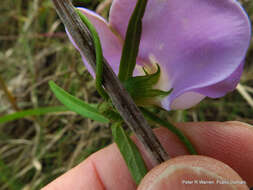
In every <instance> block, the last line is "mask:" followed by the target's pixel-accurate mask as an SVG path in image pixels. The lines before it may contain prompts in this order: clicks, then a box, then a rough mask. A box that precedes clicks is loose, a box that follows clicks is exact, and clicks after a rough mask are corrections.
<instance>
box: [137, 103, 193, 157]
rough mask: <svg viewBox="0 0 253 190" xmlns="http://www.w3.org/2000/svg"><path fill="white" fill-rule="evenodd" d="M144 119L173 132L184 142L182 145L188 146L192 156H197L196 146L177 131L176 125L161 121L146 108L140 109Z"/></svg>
mask: <svg viewBox="0 0 253 190" xmlns="http://www.w3.org/2000/svg"><path fill="white" fill-rule="evenodd" d="M140 109H141V111H142V113H143V115H144V117H146V118H147V119H149V120H150V121H153V122H155V123H157V124H159V125H160V126H162V127H165V128H167V129H169V130H170V131H171V132H173V133H174V134H175V135H177V137H178V138H179V139H180V140H181V141H182V143H183V144H184V145H185V146H186V148H187V149H188V151H189V152H190V154H197V151H196V150H195V148H194V146H193V145H192V143H191V141H190V140H189V139H188V138H187V137H186V136H185V135H184V134H183V133H182V132H181V131H180V130H179V129H177V128H176V127H175V126H174V125H172V124H171V123H169V122H168V121H165V120H163V119H160V118H159V117H158V116H157V115H155V114H154V113H152V112H150V111H149V110H147V109H145V108H142V107H141V108H140Z"/></svg>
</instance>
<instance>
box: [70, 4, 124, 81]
mask: <svg viewBox="0 0 253 190" xmlns="http://www.w3.org/2000/svg"><path fill="white" fill-rule="evenodd" d="M79 10H81V11H82V13H84V14H85V15H86V16H87V18H88V19H89V20H90V21H91V23H92V24H93V25H94V26H95V28H96V30H97V32H98V35H99V38H100V41H101V45H102V49H103V55H104V57H105V59H106V60H107V61H108V62H109V64H110V66H111V67H112V69H113V70H114V72H115V73H118V70H119V63H120V57H121V50H122V42H121V41H120V38H119V37H117V35H115V33H113V32H112V30H111V29H110V27H109V25H108V23H107V22H106V20H105V19H104V18H102V17H101V16H99V15H98V14H96V13H94V12H92V11H90V10H88V9H85V8H79ZM67 34H68V37H69V39H70V41H71V42H72V43H73V45H74V46H75V47H76V48H77V46H76V44H75V42H74V41H73V39H72V37H71V36H70V35H69V33H68V31H67ZM77 49H78V48H77ZM81 56H82V59H83V62H84V63H85V65H86V67H87V69H88V70H89V72H90V73H91V74H92V76H93V77H95V74H94V71H93V70H92V68H91V67H90V65H89V64H88V63H87V61H86V60H85V57H84V55H82V54H81Z"/></svg>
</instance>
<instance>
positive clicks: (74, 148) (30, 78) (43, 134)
mask: <svg viewBox="0 0 253 190" xmlns="http://www.w3.org/2000/svg"><path fill="white" fill-rule="evenodd" d="M73 2H74V3H75V5H76V6H83V7H86V8H89V9H93V10H94V9H95V8H96V7H97V5H98V4H99V3H100V2H102V1H100V0H74V1H73ZM241 2H243V7H244V8H245V9H246V11H248V13H249V16H250V18H251V20H252V18H253V8H252V7H253V6H252V5H253V1H251V0H247V1H246V0H244V1H241ZM105 15H107V14H105ZM25 26H26V28H25ZM0 28H1V30H0V41H1V43H0V64H1V67H0V75H1V76H2V78H3V79H4V80H5V83H6V85H7V87H8V88H9V90H10V91H11V92H12V94H13V95H14V96H15V97H16V102H17V105H18V106H19V108H20V109H21V110H29V109H37V108H40V107H43V108H44V107H46V106H54V105H59V102H58V101H57V99H56V98H55V96H54V95H53V94H52V91H51V90H50V88H49V86H48V81H49V80H54V81H55V82H56V83H57V84H59V85H60V86H61V87H63V88H64V89H68V91H69V92H71V94H72V95H74V96H75V97H79V98H80V99H83V100H85V101H87V102H91V103H97V102H100V101H101V99H100V96H99V95H98V94H97V92H96V88H95V83H94V81H93V79H92V77H91V76H90V74H89V73H88V71H87V69H86V68H85V67H84V66H83V63H82V61H81V57H80V55H79V53H78V52H77V51H76V50H75V49H74V48H73V46H72V44H71V43H70V42H69V40H68V39H67V37H66V34H65V30H64V27H63V25H62V24H60V23H59V17H58V16H57V14H56V12H55V10H54V8H53V5H52V2H51V0H43V1H39V0H29V1H28V0H27V1H25V0H3V1H1V17H0ZM24 29H25V30H24ZM251 47H253V46H251ZM182 56H184V55H183V52H182ZM252 60H253V48H251V49H250V51H249V52H248V55H247V59H246V69H245V70H244V73H243V77H242V79H241V83H242V84H243V85H244V86H245V89H247V92H248V93H249V94H250V96H252V95H253V93H251V92H252V91H251V90H250V89H252V87H253V64H252ZM246 87H247V88H246ZM13 111H15V110H14V109H13V108H12V107H11V105H10V103H9V102H8V99H7V98H6V95H5V94H4V93H3V91H2V90H1V88H0V115H1V116H4V115H7V114H9V113H11V112H13ZM152 111H156V114H157V115H159V116H160V117H161V118H162V119H166V120H173V121H175V122H176V121H177V122H185V121H189V122H190V121H229V120H237V121H242V122H248V123H250V124H253V121H252V115H253V109H252V107H251V106H250V105H249V104H248V103H247V101H245V99H244V98H243V97H242V96H241V95H240V93H238V92H237V91H234V92H233V93H230V94H228V95H227V96H225V97H223V98H219V99H217V100H214V99H208V98H207V99H205V100H204V101H202V102H201V103H200V104H199V105H197V106H195V107H194V108H192V109H190V110H187V111H172V112H170V114H167V113H165V112H162V111H160V110H156V109H154V110H152ZM101 141H103V143H101ZM111 142H112V140H111V131H110V128H108V127H105V125H102V124H99V123H97V122H96V121H90V120H89V119H85V118H83V117H81V116H79V115H76V114H74V115H73V114H72V113H71V112H64V113H61V112H58V113H57V114H50V115H47V114H46V115H43V116H40V117H35V118H34V119H33V120H30V119H29V118H28V119H25V120H24V119H21V120H14V121H12V122H8V123H2V124H0V153H1V155H0V157H1V160H2V163H1V164H2V165H1V168H0V178H1V180H0V189H1V190H9V189H10V190H20V189H21V188H22V187H24V185H25V188H26V189H31V190H36V189H41V187H43V186H45V185H46V184H47V183H49V182H51V181H52V180H53V179H55V178H56V177H58V176H60V175H61V174H63V173H64V172H66V171H67V170H68V169H70V168H72V167H74V166H75V165H77V164H78V163H80V162H81V161H82V160H83V159H85V158H86V157H88V156H89V155H90V154H91V153H93V152H94V151H96V150H99V149H100V148H102V147H104V146H106V145H108V144H109V143H111ZM84 150H85V151H84ZM36 159H37V161H38V164H41V166H42V168H41V170H38V169H39V168H37V169H36V168H35V165H34V160H36ZM3 167H5V168H6V169H5V170H3ZM2 171H4V172H2ZM7 171H8V172H7ZM31 171H32V172H31ZM34 173H35V175H32V174H34ZM6 179H7V180H6ZM11 179H15V182H13V181H11ZM13 183H15V184H14V185H13ZM19 185H21V186H19ZM20 187H21V188H20Z"/></svg>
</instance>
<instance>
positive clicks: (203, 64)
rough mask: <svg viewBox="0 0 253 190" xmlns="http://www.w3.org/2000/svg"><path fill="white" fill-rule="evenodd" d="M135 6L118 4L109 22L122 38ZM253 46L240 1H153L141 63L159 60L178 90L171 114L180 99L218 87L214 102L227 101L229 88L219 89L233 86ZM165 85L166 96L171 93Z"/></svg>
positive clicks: (126, 0)
mask: <svg viewBox="0 0 253 190" xmlns="http://www.w3.org/2000/svg"><path fill="white" fill-rule="evenodd" d="M135 3H136V0H115V1H114V3H113V6H112V10H111V13H110V14H111V15H110V20H109V22H110V25H112V26H113V27H114V28H115V29H116V30H117V31H118V32H119V33H120V34H121V35H124V34H125V31H126V27H127V22H128V19H129V18H130V15H131V13H130V12H131V11H132V10H133V9H134V6H135ZM123 37H124V36H123ZM249 41H250V23H249V18H248V16H247V15H246V13H245V11H244V10H243V9H242V7H241V6H240V4H239V3H238V2H237V1H235V0H222V1H221V0H187V1H185V0H149V2H148V5H147V8H146V12H145V16H144V18H143V33H142V40H141V45H140V52H139V57H140V58H141V59H143V60H146V62H149V58H150V57H153V58H154V59H155V60H157V62H158V63H159V64H160V66H161V68H162V72H163V76H165V77H166V78H167V79H168V80H169V81H168V83H167V88H171V87H172V88H173V89H174V90H173V92H172V94H171V95H170V97H168V98H167V100H164V101H163V102H167V103H166V105H167V106H168V107H166V109H171V108H170V104H171V103H172V102H173V101H174V100H176V98H179V97H182V96H183V94H185V93H187V92H195V90H196V89H202V90H201V93H204V91H206V90H204V89H205V88H206V87H212V95H211V96H212V97H218V96H220V94H223V95H224V93H226V92H227V91H228V90H227V88H224V89H225V90H224V91H221V88H219V90H218V91H216V90H215V87H217V85H215V84H218V83H222V81H229V80H226V79H228V78H229V76H231V75H232V73H234V72H235V71H236V70H237V68H238V67H239V65H240V63H241V62H242V61H243V60H244V57H245V54H246V51H247V48H248V46H249ZM161 80H163V90H168V89H164V88H165V87H164V86H166V84H164V83H166V81H165V80H164V79H161ZM222 84H224V83H222ZM233 84H234V83H232V84H229V83H228V86H230V87H231V86H233ZM230 87H229V88H230ZM209 89H211V88H209ZM210 92H211V91H208V93H207V94H208V95H210ZM195 93H198V92H195ZM183 97H184V96H183ZM200 99H201V98H200ZM164 105H165V104H164ZM186 107H188V106H186Z"/></svg>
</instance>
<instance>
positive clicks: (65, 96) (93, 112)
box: [49, 81, 109, 123]
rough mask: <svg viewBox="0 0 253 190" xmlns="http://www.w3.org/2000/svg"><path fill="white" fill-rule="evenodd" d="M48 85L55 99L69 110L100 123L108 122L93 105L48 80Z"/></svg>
mask: <svg viewBox="0 0 253 190" xmlns="http://www.w3.org/2000/svg"><path fill="white" fill-rule="evenodd" d="M49 86H50V88H51V90H52V91H53V92H54V94H55V96H56V97H57V99H58V100H59V101H60V102H61V103H63V104H64V105H65V106H66V107H67V108H69V109H70V110H71V111H73V112H76V113H78V114H80V115H81V116H83V117H87V118H90V119H93V120H96V121H99V122H102V123H108V122H109V119H107V118H106V117H104V116H103V115H101V114H100V113H99V112H98V111H97V109H96V108H95V107H94V106H93V105H90V104H88V103H86V102H84V101H82V100H80V99H78V98H76V97H74V96H72V95H70V94H69V93H67V92H66V91H65V90H63V89H62V88H60V87H59V86H57V85H56V84H55V83H54V82H53V81H50V82H49Z"/></svg>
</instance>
